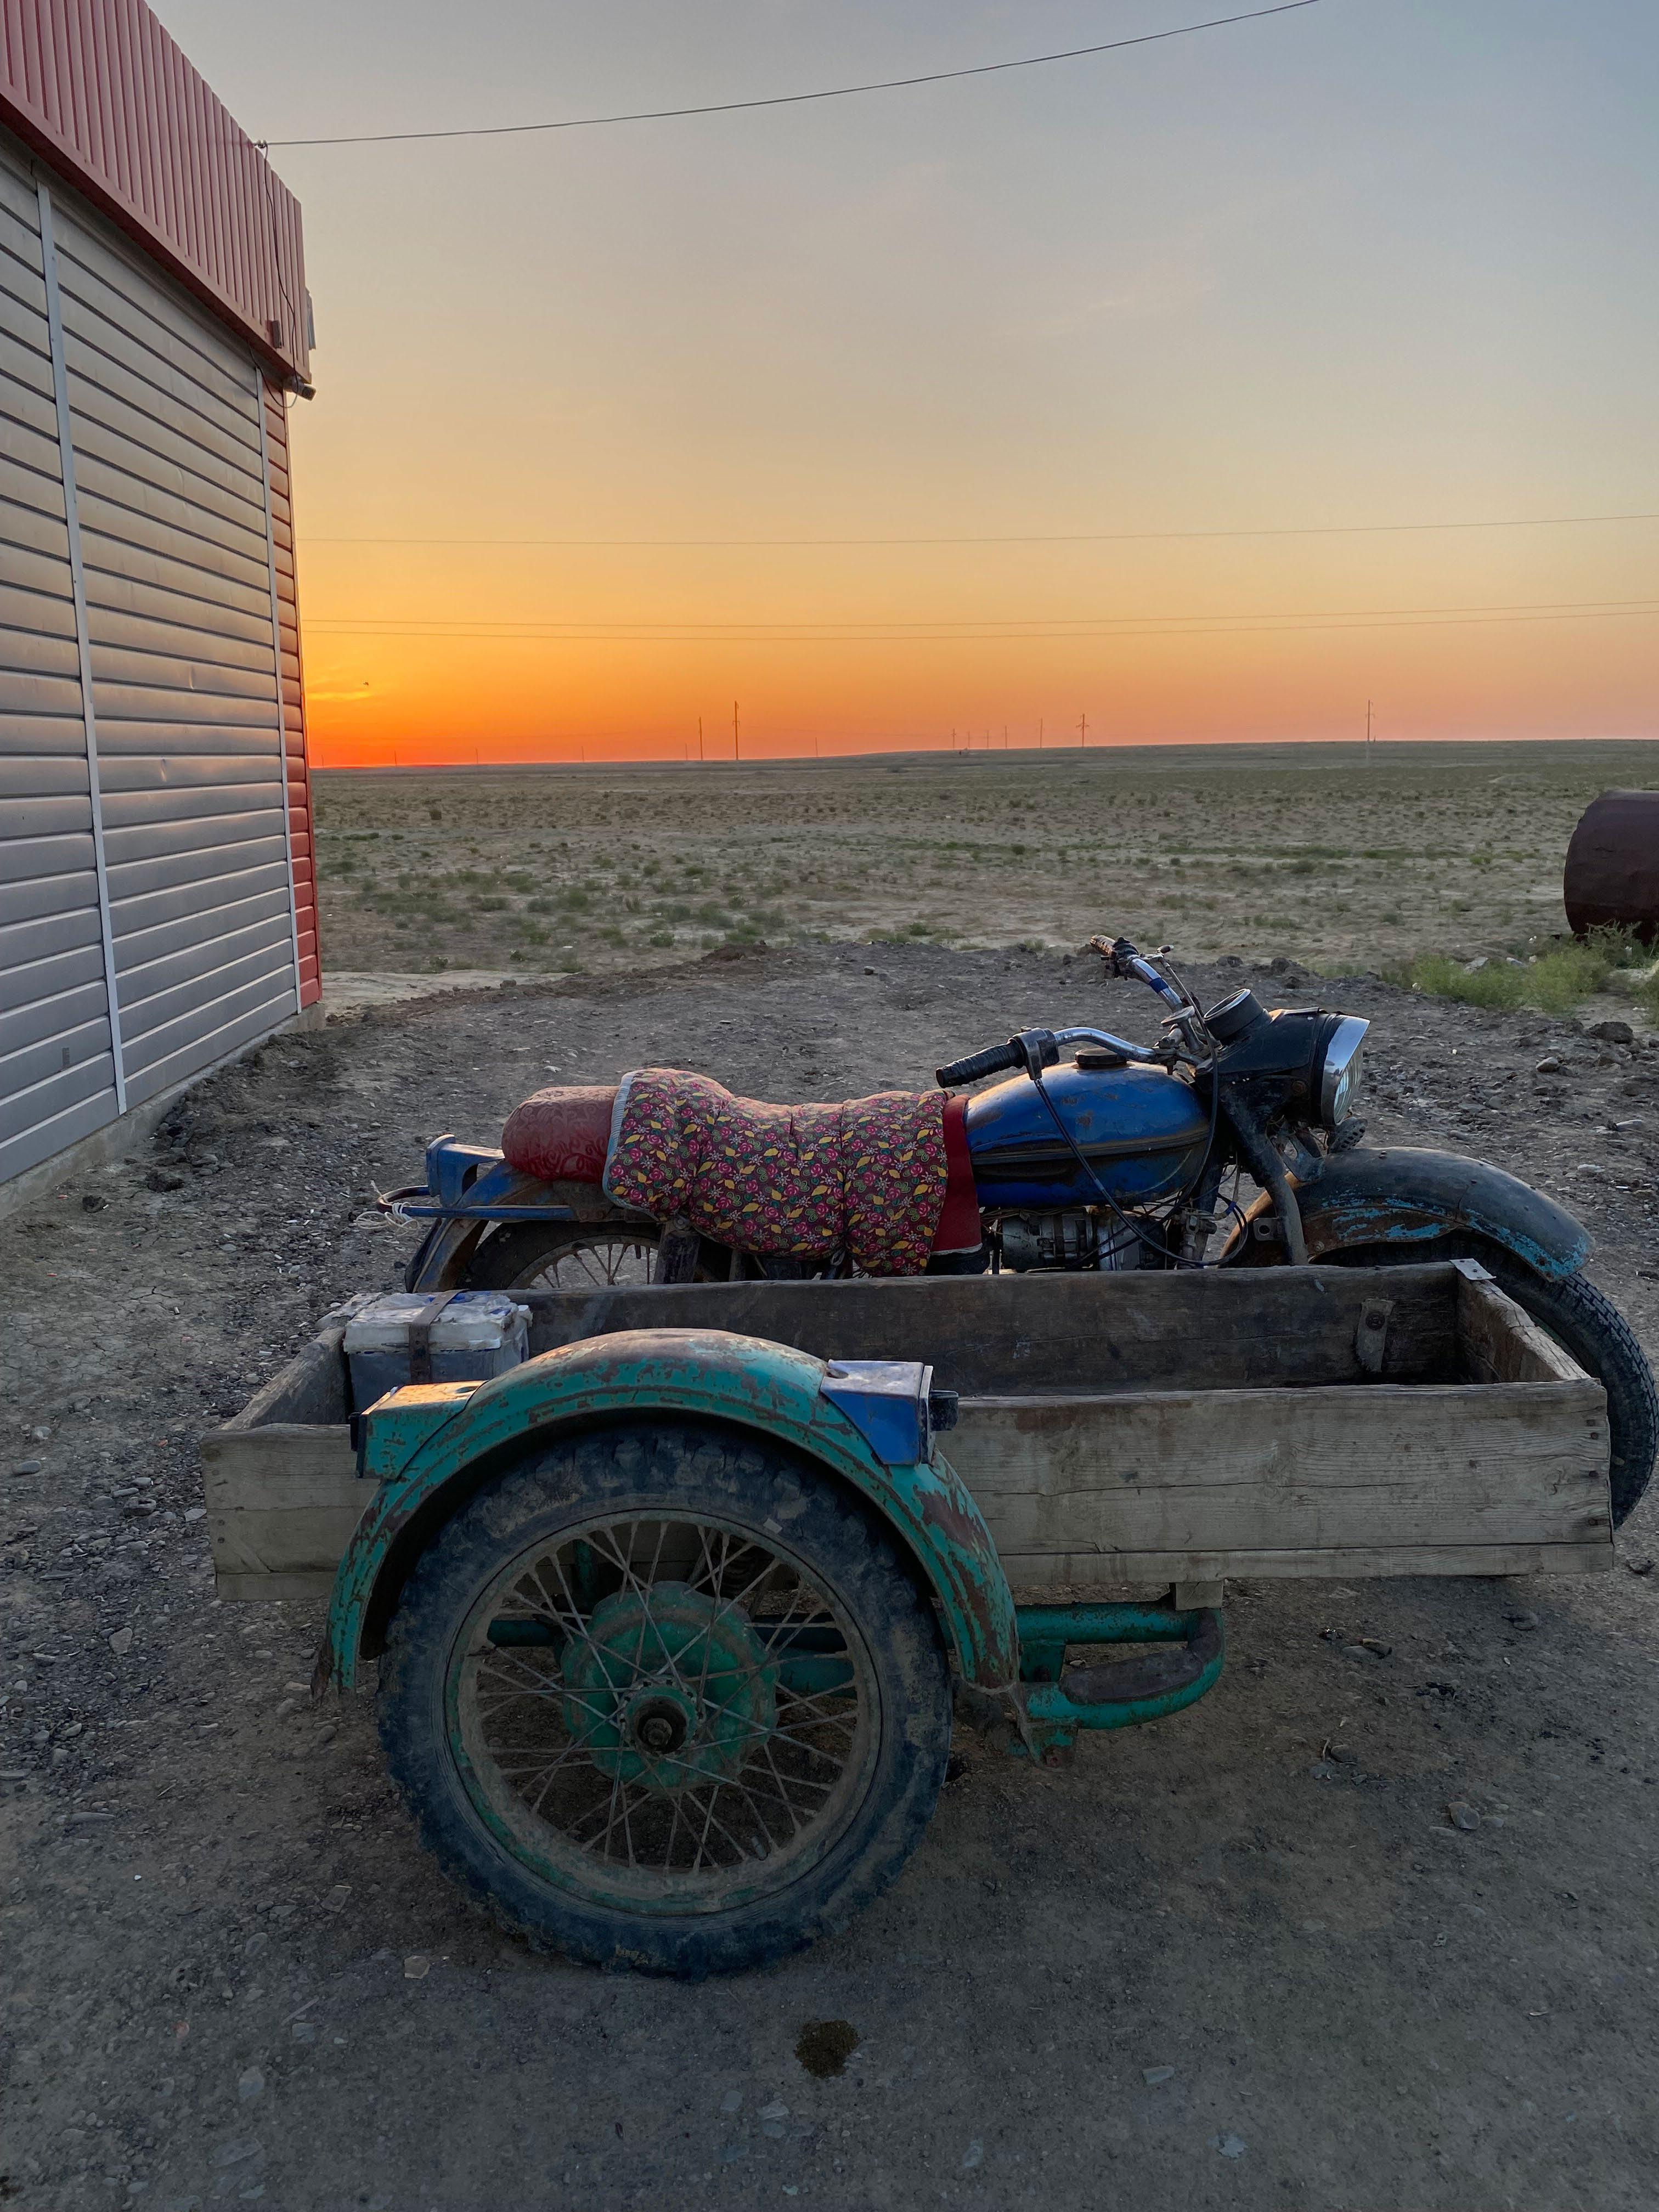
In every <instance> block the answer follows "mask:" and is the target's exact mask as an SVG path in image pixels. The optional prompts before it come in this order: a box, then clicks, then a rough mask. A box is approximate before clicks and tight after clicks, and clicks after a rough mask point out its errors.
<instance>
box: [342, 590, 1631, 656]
mask: <svg viewBox="0 0 1659 2212" xmlns="http://www.w3.org/2000/svg"><path fill="white" fill-rule="evenodd" d="M1656 615H1659V599H1568V600H1557V601H1539V602H1534V603H1523V604H1522V605H1511V606H1467V607H1455V606H1449V607H1352V608H1344V609H1333V610H1331V611H1329V612H1328V613H1326V612H1321V611H1312V612H1309V613H1301V614H1288V613H1280V614H1274V613H1263V614H1259V615H1255V614H1206V613H1202V612H1197V611H1194V612H1193V613H1190V614H1177V615H1120V616H1105V617H1100V616H1087V615H1077V616H1066V615H1054V616H1047V617H1044V616H1040V615H1037V616H1030V617H1014V618H1011V619H1007V620H1002V621H997V620H995V619H992V618H980V619H978V620H974V619H971V618H970V619H968V620H964V621H960V622H957V621H951V620H950V619H948V618H944V617H933V619H932V620H927V621H921V622H915V623H894V622H888V623H881V624H879V625H876V626H871V625H864V626H860V624H858V623H811V622H809V621H796V622H793V623H752V622H751V623H674V622H666V623H665V622H663V621H660V620H658V621H655V622H653V621H652V620H650V619H649V618H648V617H638V618H636V619H635V620H634V621H632V622H625V621H624V622H616V623H595V622H592V621H586V622H583V621H574V622H570V623H552V622H534V621H532V622H518V623H514V622H470V621H468V620H467V619H466V617H464V616H463V617H456V618H455V619H453V620H450V621H446V620H445V619H444V618H443V617H438V618H436V619H424V618H422V617H417V616H398V615H364V616H357V617H353V616H345V615H339V616H334V617H321V618H319V619H315V620H313V621H310V622H307V625H306V627H307V629H308V630H328V631H333V632H337V633H340V634H343V635H349V636H352V637H432V638H463V637H476V638H487V639H491V640H493V641H495V642H496V643H498V644H502V645H512V644H538V643H544V644H552V645H573V644H610V645H630V644H631V645H637V644H658V645H725V646H732V645H854V644H872V643H882V644H893V645H922V644H929V643H934V644H940V643H942V644H951V645H974V644H978V645H995V644H1002V645H1018V644H1029V643H1032V642H1036V641H1042V640H1050V641H1052V640H1064V639H1066V638H1073V639H1077V640H1079V641H1087V640H1090V639H1099V640H1103V641H1113V640H1115V639H1119V638H1142V637H1169V638H1176V637H1264V636H1269V635H1274V634H1276V633H1279V632H1284V631H1287V630H1299V631H1304V632H1309V633H1314V634H1317V633H1318V632H1320V631H1323V630H1337V629H1448V628H1452V627H1455V626H1458V625H1467V624H1472V623H1537V622H1586V621H1607V620H1609V619H1623V620H1629V619H1631V618H1632V617H1646V618H1651V617H1654V616H1656Z"/></svg>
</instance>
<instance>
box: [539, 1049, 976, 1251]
mask: <svg viewBox="0 0 1659 2212" xmlns="http://www.w3.org/2000/svg"><path fill="white" fill-rule="evenodd" d="M618 1087H619V1086H618V1085H615V1084H610V1083H604V1084H599V1083H594V1084H555V1085H550V1087H549V1088H548V1089H547V1090H545V1091H536V1092H535V1093H534V1094H533V1095H532V1097H528V1098H526V1099H525V1100H524V1101H523V1102H522V1103H521V1104H520V1105H518V1106H515V1107H514V1108H513V1111H512V1113H511V1114H510V1115H508V1116H507V1124H506V1127H504V1128H503V1129H502V1131H501V1152H502V1155H503V1157H504V1158H505V1159H506V1161H507V1164H508V1166H509V1167H513V1168H516V1169H517V1170H518V1171H519V1173H520V1175H528V1176H536V1177H537V1178H538V1181H540V1182H583V1183H591V1184H594V1185H597V1186H599V1187H600V1188H603V1187H604V1184H605V1170H606V1168H607V1165H608V1164H609V1158H610V1152H611V1144H612V1141H613V1139H614V1137H615V1134H616V1122H617V1114H616V1104H617V1090H618ZM722 1095H723V1096H724V1095H725V1094H722ZM849 1103H852V1104H854V1105H855V1106H856V1105H859V1104H860V1103H867V1102H860V1101H856V1100H854V1101H852V1102H849ZM726 1106H727V1109H728V1110H729V1111H731V1112H733V1113H735V1114H736V1115H738V1117H740V1118H741V1119H742V1120H743V1121H745V1122H747V1123H750V1124H752V1126H753V1127H754V1128H755V1130H756V1131H757V1133H762V1134H770V1133H775V1131H776V1130H777V1129H778V1127H779V1126H780V1124H781V1123H787V1122H788V1121H791V1120H792V1119H793V1115H795V1114H796V1113H797V1112H800V1113H802V1114H807V1115H823V1114H825V1113H826V1112H829V1111H832V1110H833V1109H829V1108H826V1107H824V1106H821V1105H817V1106H811V1107H807V1108H801V1109H796V1108H792V1107H778V1106H770V1105H765V1104H763V1103H761V1102H759V1101H758V1100H756V1099H751V1098H732V1097H726ZM964 1114H965V1101H964V1100H963V1099H962V1098H961V1097H951V1098H948V1099H946V1100H945V1102H944V1136H945V1163H946V1170H947V1188H946V1192H945V1203H944V1206H943V1208H942V1210H941V1212H940V1216H939V1226H938V1229H937V1231H936V1233H935V1236H934V1239H933V1249H934V1251H935V1252H939V1253H944V1252H963V1251H974V1250H977V1249H978V1247H979V1242H980V1221H979V1201H978V1198H977V1195H976V1193H975V1182H974V1168H973V1161H972V1158H971V1156H970V1154H969V1149H968V1135H967V1127H966V1123H965V1120H964Z"/></svg>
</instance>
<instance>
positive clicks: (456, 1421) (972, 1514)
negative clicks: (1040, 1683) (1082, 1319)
mask: <svg viewBox="0 0 1659 2212" xmlns="http://www.w3.org/2000/svg"><path fill="white" fill-rule="evenodd" d="M824 1371H825V1363H824V1362H823V1360H821V1359H816V1358H812V1357H811V1355H810V1354H809V1353H807V1352H796V1351H794V1350H793V1349H791V1348H790V1347H789V1346H787V1345H781V1344H773V1343H770V1342H769V1341H767V1340H765V1339H763V1338H761V1337H753V1336H738V1335H735V1334H731V1333H729V1332H727V1331H726V1330H723V1329H687V1328H655V1329H630V1330H625V1331H622V1332H620V1333H619V1334H616V1335H614V1336H597V1337H586V1338H583V1339H582V1340H580V1342H578V1343H575V1344H570V1345H565V1346H562V1347H561V1348H560V1349H559V1350H557V1351H555V1352H544V1353H543V1354H542V1355H541V1356H540V1358H536V1359H532V1360H528V1361H526V1363H525V1364H524V1365H523V1366H521V1367H514V1368H512V1369H509V1370H508V1371H507V1373H506V1374H504V1375H498V1376H495V1377H494V1379H493V1380H491V1381H489V1382H488V1383H477V1384H472V1383H448V1384H435V1385H429V1386H427V1387H424V1388H416V1389H407V1390H400V1391H394V1392H393V1393H392V1394H391V1395H390V1396H389V1397H387V1398H386V1399H383V1400H382V1401H380V1405H379V1406H377V1407H372V1408H371V1409H370V1411H369V1412H368V1413H367V1414H365V1415H364V1416H363V1417H362V1419H363V1423H364V1435H363V1443H362V1464H363V1466H364V1468H365V1470H366V1472H367V1473H368V1474H378V1475H379V1477H380V1486H379V1488H378V1489H377V1490H376V1492H375V1493H374V1498H373V1499H372V1501H371V1502H370V1504H369V1505H368V1510H367V1511H366V1512H365V1513H364V1515H363V1516H362V1519H361V1520H360V1521H359V1522H358V1524H357V1527H356V1530H355V1531H354V1533H353V1534H352V1538H351V1541H350V1543H349V1545H348V1546H347V1547H346V1551H345V1555H344V1557H343V1559H342V1560H341V1562H340V1565H339V1569H338V1571H337V1574H336V1577H335V1581H334V1594H333V1597H332V1599H331V1602H330V1605H329V1614H328V1627H327V1631H326V1634H325V1643H324V1648H323V1650H322V1652H321V1654H320V1655H319V1661H318V1669H317V1678H316V1679H317V1683H318V1686H319V1687H325V1686H337V1687H339V1688H341V1689H346V1688H349V1687H350V1686H351V1685H352V1684H353V1682H354V1681H355V1680H356V1674H357V1667H358V1662H359V1660H360V1659H362V1658H372V1657H373V1656H375V1654H376V1653H377V1652H378V1651H379V1650H380V1649H381V1646H382V1644H383V1642H384V1633H385V1626H386V1621H387V1620H389V1619H390V1617H391V1614H392V1610H393V1609H394V1607H395V1605H396V1601H397V1595H398V1590H399V1589H401V1587H402V1585H403V1583H404V1579H405V1578H406V1577H407V1575H408V1573H409V1571H410V1568H411V1566H412V1565H413V1563H414V1561H415V1559H416V1558H418V1556H419V1554H420V1553H421V1551H422V1549H423V1548H424V1547H425V1546H426V1545H427V1544H428V1543H429V1542H430V1541H432V1539H433V1537H434V1536H435V1534H437V1532H438V1530H439V1528H441V1527H442V1525H443V1523H444V1522H446V1521H447V1520H448V1519H449V1518H450V1517H451V1516H452V1515H453V1513H454V1512H455V1511H456V1510H458V1509H459V1507H460V1506H461V1505H463V1504H465V1502H466V1500H467V1499H468V1498H471V1496H472V1495H473V1493H474V1492H475V1491H476V1490H477V1488H478V1487H479V1486H481V1485H482V1484H483V1482H485V1481H487V1480H489V1475H490V1474H491V1472H492V1471H493V1469H494V1468H495V1466H497V1465H498V1464H500V1463H501V1462H504V1461H505V1460H507V1458H508V1457H510V1456H511V1455H512V1453H513V1449H514V1448H515V1447H517V1446H520V1445H523V1444H524V1443H527V1442H528V1441H530V1440H531V1439H532V1437H536V1438H540V1437H550V1436H555V1435H557V1434H558V1433H559V1432H560V1431H567V1430H572V1429H580V1428H581V1427H582V1426H584V1425H586V1424H588V1423H591V1422H593V1421H596V1420H610V1419H615V1418H616V1417H617V1415H618V1414H635V1415H640V1414H644V1415H649V1414H653V1413H662V1414H667V1415H675V1414H681V1415H686V1416H689V1417H690V1418H692V1419H699V1420H709V1421H718V1422H720V1423H721V1424H723V1425H726V1426H727V1427H731V1428H736V1429H744V1430H747V1431H750V1433H751V1434H754V1435H757V1436H763V1437H771V1438H775V1440H777V1441H778V1442H780V1443H784V1444H787V1445H788V1446H790V1447H791V1448H792V1449H794V1450H795V1451H798V1452H799V1453H800V1454H801V1455H802V1456H803V1457H805V1458H806V1459H808V1460H812V1461H816V1462H817V1464H818V1465H819V1466H820V1467H822V1468H823V1469H824V1471H825V1472H826V1473H827V1474H829V1475H831V1476H834V1477H838V1478H839V1479H840V1480H842V1481H844V1482H846V1483H848V1484H849V1485H850V1486H852V1487H853V1488H854V1489H855V1490H857V1491H858V1492H860V1493H861V1494H862V1495H863V1496H864V1497H865V1498H867V1499H868V1500H869V1501H870V1503H871V1504H872V1506H873V1507H874V1508H875V1509H876V1510H877V1511H878V1513H879V1514H880V1515H881V1516H882V1517H883V1518H884V1520H885V1521H886V1522H888V1523H889V1525H890V1527H891V1528H892V1530H893V1532H894V1534H895V1535H896V1538H897V1540H898V1541H900V1542H901V1543H902V1544H903V1546H904V1547H905V1548H906V1550H907V1551H908V1553H910V1555H911V1557H912V1558H913V1559H915V1562H916V1564H917V1565H918V1567H919V1568H920V1570H921V1573H922V1575H923V1577H924V1578H925V1579H926V1581H927V1585H928V1587H929V1588H930V1589H931V1590H932V1592H933V1596H934V1598H935V1599H936V1600H937V1601H938V1604H939V1612H940V1615H941V1620H942V1626H943V1628H944V1632H945V1643H946V1645H947V1647H948V1648H949V1650H950V1652H951V1657H952V1659H953V1661H954V1662H955V1664H956V1667H957V1671H958V1673H959V1674H961V1675H962V1677H963V1680H965V1681H966V1682H968V1683H970V1684H972V1685H974V1686H976V1687H978V1688H980V1689H982V1690H987V1691H993V1692H1002V1691H1006V1689H1007V1688H1008V1686H1010V1685H1012V1683H1013V1682H1014V1681H1015V1680H1017V1679H1018V1673H1019V1638H1018V1631H1017V1628H1016V1626H1015V1620H1014V1602H1013V1596H1012V1592H1011V1591H1010V1589H1009V1588H1008V1581H1007V1577H1006V1575H1005V1574H1004V1573H1003V1571H1002V1565H1001V1562H1000V1559H998V1557H997V1549H996V1545H995V1543H994V1541H993V1539H992V1536H991V1532H990V1530H989V1529H988V1528H987V1527H986V1525H985V1520H984V1516H982V1515H981V1512H980V1510H979V1507H978V1505H977V1504H975V1499H974V1497H973V1494H972V1492H970V1491H969V1489H968V1487H967V1486H966V1485H965V1484H964V1483H963V1481H962V1480H961V1478H960V1477H959V1476H958V1475H957V1473H956V1472H955V1470H954V1469H953V1468H951V1466H950V1464H949V1463H948V1462H946V1461H945V1460H943V1459H941V1458H939V1457H938V1456H935V1457H934V1459H933V1461H932V1462H930V1463H929V1462H919V1463H915V1464H910V1465H902V1466H896V1467H888V1466H884V1465H883V1464H882V1462H881V1461H880V1460H879V1459H878V1458H877V1456H876V1455H875V1453H874V1452H873V1451H872V1449H871V1447H870V1445H869V1444H868V1443H866V1440H865V1438H864V1437H863V1436H862V1435H861V1434H860V1431H859V1430H858V1429H857V1427H855V1426H854V1423H853V1422H852V1421H851V1420H850V1419H848V1416H847V1415H846V1414H845V1413H842V1411H841V1410H840V1409H839V1407H836V1406H835V1405H833V1404H832V1403H831V1402H830V1401H829V1399H828V1398H826V1397H825V1396H824V1395H823V1389H822V1385H823V1377H824Z"/></svg>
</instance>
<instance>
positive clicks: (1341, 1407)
mask: <svg viewBox="0 0 1659 2212" xmlns="http://www.w3.org/2000/svg"><path fill="white" fill-rule="evenodd" d="M946 1449H947V1453H948V1456H949V1458H950V1460H951V1464H952V1466H953V1467H955V1468H956V1469H957V1473H958V1474H960V1475H961V1476H962V1478H963V1480H964V1481H965V1482H966V1483H967V1484H968V1486H969V1488H970V1489H971V1490H972V1491H973V1492H974V1494H975V1497H976V1498H977V1499H978V1500H979V1504H980V1507H981V1511H982V1512H983V1513H984V1515H985V1517H986V1521H987V1525H988V1526H989V1528H990V1530H991V1534H992V1535H993V1536H994V1538H995V1540H996V1543H997V1548H998V1550H999V1552H1000V1553H1001V1554H1002V1556H1003V1559H1004V1560H1005V1562H1006V1565H1007V1567H1008V1571H1009V1573H1010V1575H1011V1577H1014V1578H1015V1579H1019V1580H1026V1579H1030V1578H1032V1570H1031V1562H1033V1561H1035V1560H1038V1559H1041V1560H1043V1561H1045V1562H1053V1561H1055V1560H1060V1559H1063V1560H1064V1561H1066V1567H1065V1569H1064V1570H1063V1571H1060V1570H1055V1569H1053V1568H1052V1567H1049V1566H1045V1567H1044V1568H1043V1569H1042V1575H1044V1576H1046V1575H1048V1573H1050V1572H1055V1571H1060V1572H1062V1578H1066V1579H1070V1578H1073V1575H1074V1571H1075V1569H1076V1567H1077V1564H1078V1563H1079V1562H1080V1561H1090V1560H1091V1561H1092V1562H1093V1563H1094V1564H1093V1565H1092V1566H1091V1569H1090V1570H1089V1571H1090V1572H1091V1574H1092V1576H1093V1577H1095V1578H1096V1579H1102V1578H1104V1579H1113V1578H1117V1577H1120V1576H1121V1573H1122V1571H1123V1570H1122V1568H1121V1559H1122V1558H1124V1557H1127V1556H1133V1557H1134V1558H1136V1559H1140V1560H1145V1559H1148V1558H1156V1559H1158V1561H1159V1562H1160V1565H1158V1569H1157V1572H1158V1574H1160V1575H1161V1574H1168V1575H1169V1576H1170V1579H1172V1580H1189V1581H1212V1580H1215V1579H1217V1578H1218V1577H1224V1576H1231V1575H1236V1574H1249V1573H1257V1574H1260V1573H1262V1572H1264V1571H1273V1570H1272V1569H1264V1568H1263V1567H1262V1566H1261V1565H1260V1564H1255V1562H1258V1561H1259V1560H1260V1559H1261V1558H1262V1557H1263V1556H1264V1555H1275V1554H1279V1553H1300V1552H1302V1551H1304V1550H1306V1551H1309V1552H1312V1553H1327V1554H1328V1553H1334V1552H1342V1553H1373V1554H1376V1553H1389V1554H1397V1555H1399V1557H1400V1559H1401V1565H1398V1566H1396V1567H1395V1568H1393V1569H1392V1570H1389V1571H1393V1572H1395V1573H1414V1574H1421V1573H1431V1572H1434V1571H1443V1572H1463V1571H1467V1570H1465V1569H1462V1568H1461V1567H1457V1568H1454V1567H1444V1568H1441V1569H1439V1570H1437V1569H1436V1567H1435V1565H1433V1560H1434V1558H1435V1556H1436V1555H1437V1554H1438V1553H1462V1552H1464V1551H1467V1550H1468V1549H1469V1548H1471V1547H1476V1548H1479V1547H1491V1546H1492V1545H1505V1544H1507V1545H1516V1544H1519V1545H1522V1546H1545V1547H1569V1548H1571V1547H1585V1546H1589V1547H1601V1548H1606V1547H1607V1546H1608V1545H1609V1544H1610V1541H1611V1534H1610V1531H1611V1522H1610V1516H1609V1514H1608V1508H1607V1415H1606V1401H1605V1399H1604V1396H1603V1394H1602V1392H1601V1388H1600V1386H1599V1385H1598V1384H1596V1383H1590V1382H1589V1381H1586V1380H1583V1379H1582V1378H1581V1379H1580V1380H1579V1381H1577V1382H1574V1383H1495V1384H1492V1385H1488V1386H1486V1387H1485V1388H1480V1387H1468V1386H1465V1387H1463V1388H1461V1389H1460V1388H1456V1387H1450V1388H1446V1387H1437V1386H1433V1385H1419V1386H1415V1387H1412V1386H1401V1385H1399V1384H1391V1383H1383V1384H1374V1385H1371V1386H1370V1387H1358V1388H1353V1389H1347V1388H1338V1389H1313V1390H1299V1391H1285V1392H1278V1391H1248V1390H1243V1391H1241V1390H1200V1391H1169V1392H1147V1393H1139V1394H1125V1395H1117V1396H1097V1397H1091V1398H1072V1399H1066V1400H1056V1399H1049V1400H1041V1401H1036V1402H1032V1401H1029V1400H1026V1399H1023V1398H1012V1397H1002V1398H995V1399H985V1398H969V1399H964V1400H963V1405H962V1409H961V1419H960V1425H959V1426H958V1427H957V1430H956V1431H954V1432H953V1433H952V1434H951V1437H949V1438H948V1440H947V1445H946ZM1198 1558H1202V1559H1204V1560H1206V1561H1207V1562H1209V1563H1210V1564H1209V1565H1206V1566H1203V1567H1201V1568H1200V1567H1197V1566H1194V1565H1190V1562H1191V1561H1192V1560H1193V1559H1198ZM1166 1561H1167V1562H1176V1561H1182V1562H1187V1563H1188V1564H1187V1565H1182V1566H1181V1567H1180V1568H1179V1569H1177V1567H1176V1565H1164V1564H1162V1563H1164V1562H1166ZM1217 1563H1219V1564H1217ZM1143 1572H1144V1568H1143V1567H1140V1566H1137V1568H1136V1569H1135V1570H1134V1578H1136V1579H1139V1578H1140V1577H1141V1576H1142V1574H1143Z"/></svg>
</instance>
